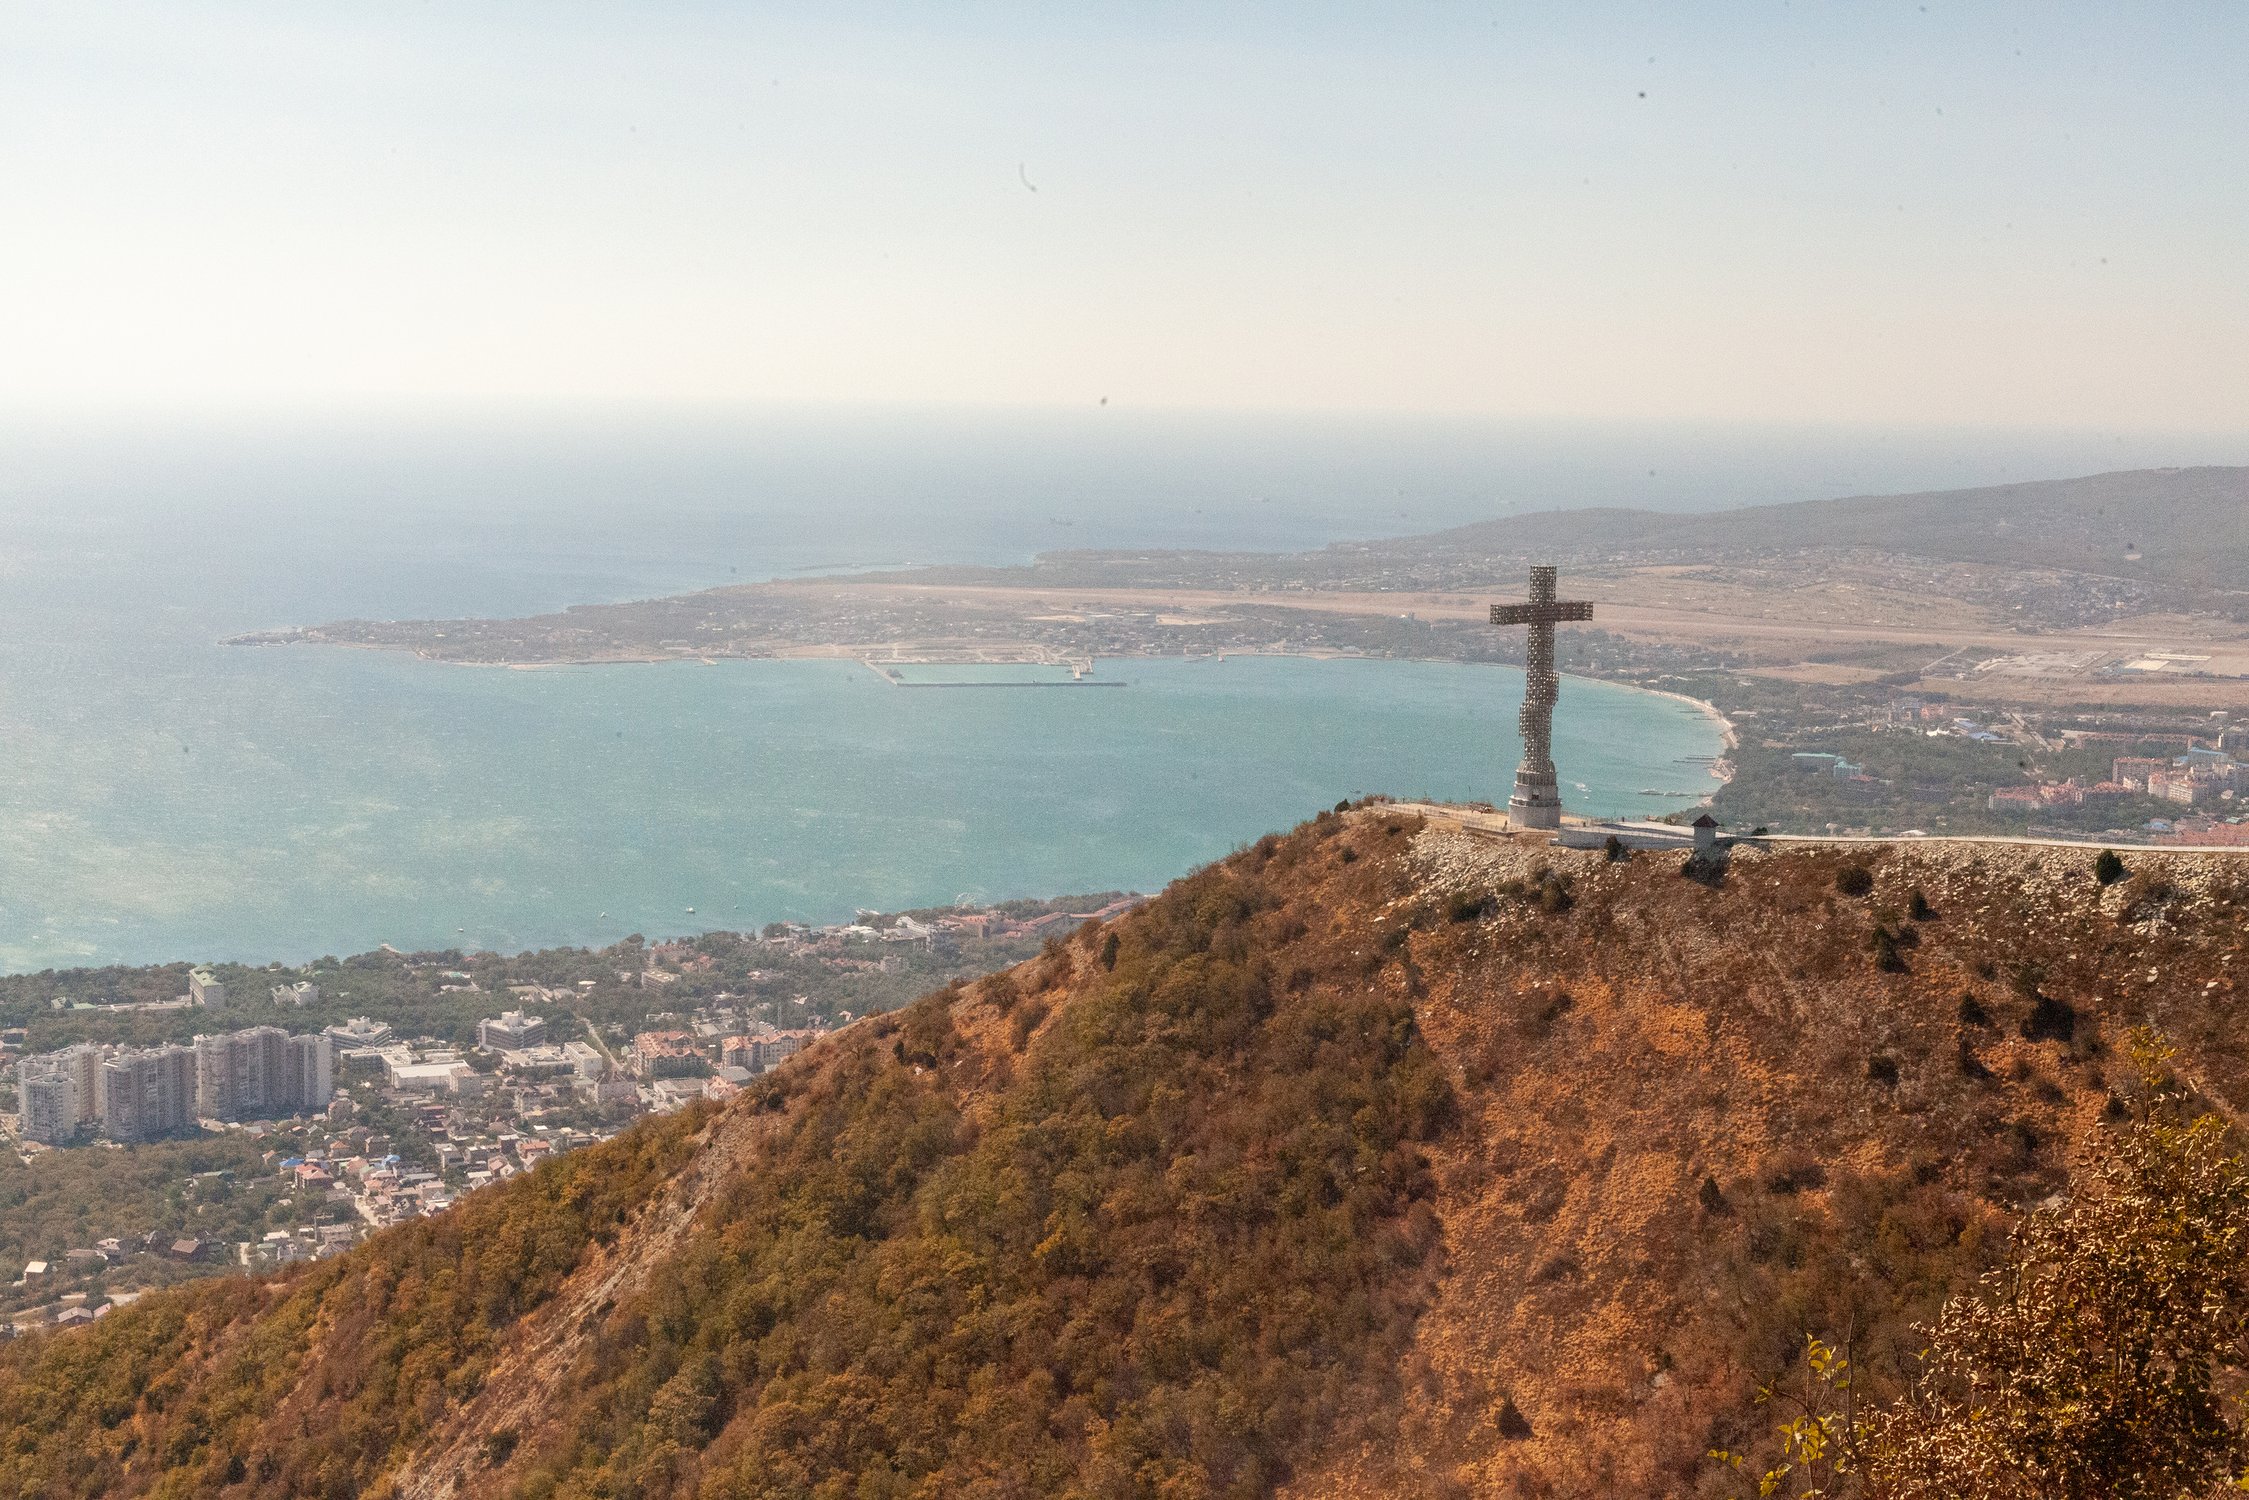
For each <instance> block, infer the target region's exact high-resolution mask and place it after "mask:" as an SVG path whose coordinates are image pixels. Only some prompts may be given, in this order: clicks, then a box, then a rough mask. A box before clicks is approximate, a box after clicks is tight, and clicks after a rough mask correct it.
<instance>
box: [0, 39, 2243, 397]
mask: <svg viewBox="0 0 2249 1500" xmlns="http://www.w3.org/2000/svg"><path fill="white" fill-rule="evenodd" d="M2245 77H2249V5H2243V4H2241V3H2239V0H2216V3H2210V4H2189V3H2167V4H2163V5H2117V4H2113V3H2110V4H2102V5H2067V4H2053V3H2049V4H2039V5H2024V6H2006V5H1997V4H1992V5H1959V4H1950V3H1936V0H1932V3H1930V4H1928V5H1926V6H1923V5H1919V4H1913V3H1908V4H1900V5H1878V4H1840V3H1838V4H1816V3H1798V4H1795V5H1783V4H1760V5H1722V4H1711V3H1699V0H1698V3H1695V4H1691V5H1682V4H1678V3H1675V0H1673V3H1663V4H1651V5H1646V6H1627V5H1609V6H1602V5H1579V4H1556V5H1551V6H1525V5H1490V4H1465V3H1462V4H1451V3H1420V0H1386V3H1381V4H1371V3H1370V4H1366V5H1323V4H1317V3H1301V0H1300V3H1291V4H1275V5H1270V6H1264V5H1247V4H1225V3H1222V0H1208V3H1192V4H1190V3H1182V4H1176V5H1175V4H1164V3H1156V0H1144V3H1132V4H1125V3H1119V4H1113V5H1060V4H1041V5H1032V4H1018V5H972V4H961V3H930V4H919V5H912V6H907V5H899V6H867V5H851V4H844V3H828V4H818V5H812V4H807V5H801V6H798V5H781V4H752V3H746V0H744V3H735V4H716V3H712V4H687V3H661V0H634V3H629V4H627V3H617V4H579V3H568V0H536V3H522V4H506V3H484V4H479V3H473V0H442V3H424V4H408V3H403V0H353V3H330V0H288V3H272V4H262V5H239V4H226V3H221V0H182V3H172V4H154V3H152V4H133V3H111V0H103V3H99V4H88V3H85V0H66V3H61V4H53V5H49V4H43V3H27V0H0V204H4V208H0V213H4V215H5V217H4V219H0V402H4V403H7V404H9V405H18V406H20V405H26V404H28V405H32V406H53V407H65V408H72V407H83V406H89V405H91V406H104V405H120V406H146V405H155V406H174V405H177V406H189V407H192V406H198V405H205V404H218V405H222V406H237V407H240V406H247V407H252V408H256V407H259V406H262V405H269V404H272V405H293V406H301V405H312V406H321V405H352V404H359V403H366V402H369V401H377V402H386V403H387V402H394V401H404V402H429V401H438V402H455V401H465V402H481V401H516V400H542V401H543V400H561V401H580V400H585V399H588V398H592V399H597V400H621V401H635V402H638V401H655V402H673V401H684V402H711V401H720V402H728V401H753V402H770V401H776V400H778V401H799V400H803V401H815V402H839V401H840V402H855V401H877V402H885V403H895V402H952V403H961V402H965V403H972V404H982V403H993V404H1016V403H1034V404H1055V405H1062V406H1071V407H1084V408H1091V407H1093V406H1094V405H1095V404H1096V403H1097V402H1099V401H1100V400H1101V399H1102V398H1104V397H1106V398H1108V399H1109V401H1111V402H1112V403H1114V404H1116V405H1118V406H1121V407H1127V408H1136V409H1146V408H1150V407H1184V408H1217V409H1229V408H1247V409H1267V410H1276V409H1301V408H1312V409H1322V408H1332V409H1344V410H1351V409H1367V410H1398V411H1428V412H1479V413H1492V414H1497V415H1505V416H1510V417H1547V416H1568V417H1591V418H1604V419H1623V420H1646V419H1664V420H1701V419H1715V420H1723V421H1733V420H1758V421H1810V422H1829V421H1847V422H1856V421H1866V422H1876V423H1881V422H1941V423H1969V424H1973V423H2031V424H2040V425H2045V424H2054V425H2065V426H2066V425H2086V424H2090V425H2096V426H2100V427H2104V428H2116V429H2153V428H2168V427H2179V428H2200V429H2210V428H2219V429H2241V428H2244V427H2249V420H2245V413H2249V113H2245V104H2244V97H2243V92H2242V80H2243V79H2244V78H2245Z"/></svg>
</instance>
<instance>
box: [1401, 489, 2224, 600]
mask: <svg viewBox="0 0 2249 1500" xmlns="http://www.w3.org/2000/svg"><path fill="white" fill-rule="evenodd" d="M1826 549H1865V550H1870V551H1880V552H1890V553H1896V554H1900V555H1903V556H1909V557H1919V558H1927V559H1931V560H1934V561H1943V562H1973V563H1987V564H1994V565H1999V566H2005V567H2016V568H2059V569H2066V570H2069V571H2072V572H2082V573H2097V574H2102V575H2106V576H2112V577H2119V578H2134V579H2141V580H2145V581H2148V582H2156V583H2167V584H2174V585H2179V586H2182V587H2188V588H2210V589H2244V588H2249V468H2201V469H2132V470H2122V471H2119V472H2117V473H2113V474H2094V475H2090V476H2087V477H2085V478H2082V479H2047V480H2037V481H2033V482H2028V483H2023V484H2002V485H1991V486H1987V487H1984V488H1981V489H1969V490H1943V491H1935V492H1930V493H1926V494H1916V495H1857V496H1852V497H1850V498H1848V499H1841V500H1805V501H1799V502H1796V503H1793V504H1786V505H1759V506H1751V507H1748V508H1746V509H1742V510H1729V511H1718V512H1714V513H1708V514H1700V515H1672V514H1665V513H1661V512H1656V511H1644V510H1616V509H1603V510H1569V511H1545V512H1541V513H1538V514H1535V515H1527V516H1518V517H1511V518H1508V519H1504V520H1496V521H1480V522H1477V523H1476V524H1474V525H1470V526H1461V527H1457V528H1455V529H1453V530H1451V531H1440V532H1436V533H1433V534H1431V535H1428V536H1420V537H1411V538H1406V539H1404V540H1401V541H1398V542H1394V543H1376V544H1372V545H1370V546H1369V547H1367V548H1366V549H1365V550H1367V551H1369V552H1372V553H1377V554H1380V553H1384V552H1390V551H1396V552H1400V553H1407V554H1425V553H1430V552H1436V553H1450V554H1454V555H1513V554H1528V553H1532V552H1542V551H1556V552H1562V553H1567V554H1569V555H1571V556H1584V555H1585V554H1587V553H1622V554H1633V555H1649V554H1660V555H1663V556H1666V557H1671V558H1676V559H1679V560H1693V561H1715V560H1728V559H1742V558H1751V557H1764V556H1771V555H1773V554H1776V553H1786V552H1795V551H1807V550H1826Z"/></svg>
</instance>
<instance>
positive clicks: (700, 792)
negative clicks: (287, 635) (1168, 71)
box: [0, 413, 2224, 970]
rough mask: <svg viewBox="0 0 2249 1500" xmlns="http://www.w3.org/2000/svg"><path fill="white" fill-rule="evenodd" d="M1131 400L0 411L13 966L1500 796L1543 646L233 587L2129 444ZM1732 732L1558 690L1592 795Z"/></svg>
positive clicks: (597, 934)
mask: <svg viewBox="0 0 2249 1500" xmlns="http://www.w3.org/2000/svg"><path fill="white" fill-rule="evenodd" d="M1134 421H1135V419H1128V418H1125V417H1123V416H1122V415H1121V414H1116V413H1110V414H1105V415H1103V416H1102V417H1100V418H1099V419H1094V418H1090V417H1088V418H1085V419H1082V420H1080V419H1067V420H1066V419H1063V418H1057V417H1051V416H1048V417H1038V418H1024V419H1020V420H1017V419H1005V418H988V419H976V420H967V419H943V420H939V419H935V418H915V419H899V420H896V421H876V420H873V419H870V418H864V417H862V418H855V419H851V420H844V419H840V418H838V419H834V420H823V421H812V420H809V419H807V420H801V421H794V422H762V423H761V422H759V421H751V420H748V419H730V420H727V421H710V422H703V423H699V424H695V423H679V422H673V423H669V424H665V423H637V424H636V423H622V424H620V423H617V422H611V423H609V424H608V425H606V426H604V425H602V424H600V423H593V422H563V423H554V422H548V423H543V424H541V423H530V422H524V423H517V424H514V425H508V424H497V425H494V424H487V425H484V426H475V425H467V424H461V423H455V424H451V425H447V424H443V423H435V422H422V423H420V424H419V425H416V424H413V423H400V422H395V421H384V422H365V423H361V424H358V425H356V426H333V427H329V428H320V429H313V428H287V427H279V426H274V425H271V424H267V425H259V426H246V427H243V428H240V429H237V430H233V431H221V430H216V429H198V430H194V431H188V430H173V431H158V430H155V429H132V430H126V429H123V428H109V429H92V428H87V429H70V430H65V429H60V428H53V427H49V428H44V429H39V430H32V429H29V428H8V427H6V426H4V425H0V967H4V968H7V969H13V970H20V969H26V968H30V969H37V968H41V967H45V966H49V965H66V964H75V963H100V962H143V961H157V960H168V959H178V958H235V959H246V960H263V959H269V958H280V959H303V958H309V957H314V956H317V955H320V954H323V953H345V952H351V951H356V950H361V949H365V948H369V947H372V946H373V945H375V944H376V943H380V942H390V943H394V944H396V945H398V946H400V947H420V946H453V945H461V946H472V947H484V946H489V947H494V948H513V947H519V946H529V945H538V944H548V943H558V942H573V943H576V942H598V941H606V940H610V939H614V938H617V937H621V936H623V935H624V934H626V933H628V932H632V931H636V930H637V931H642V932H646V933H649V934H650V935H657V934H665V933H677V932H684V931H692V930H698V929H702V928H707V927H712V926H746V925H749V924H752V923H763V922H767V921H771V920H774V919H776V918H783V917H801V918H815V919H830V918H835V917H840V916H847V915H848V914H849V913H850V912H851V910H852V909H853V908H855V907H861V906H865V907H890V908H895V907H900V906H910V905H923V904H933V903H938V902H945V901H950V900H952V899H953V898H954V897H955V896H960V895H966V896H971V897H1004V896H1011V895H1032V894H1054V893H1059V892H1064V891H1072V890H1091V889H1103V888H1109V887H1119V886H1125V887H1138V888H1141V889H1152V888H1155V887H1157V886H1159V885H1161V884H1162V883H1163V882H1165V881H1166V880H1169V879H1171V878H1172V877H1174V876H1176V875H1178V874H1179V873H1181V872H1182V871H1184V870H1186V869H1188V868H1190V867H1191V866H1193V865H1195V864H1197V863H1199V862H1201V861H1204V860H1208V859H1211V858H1214V857H1216V856H1218V855H1221V854H1223V853H1225V852H1226V851H1227V850H1228V849H1229V848H1231V847H1233V846H1234V845H1236V844H1238V843H1241V842H1243V841H1246V840H1249V839H1253V838H1255V837H1257V836H1258V835H1260V834H1262V833H1264V832H1266V831H1267V830H1269V829H1273V828H1277V827H1283V826H1286V825H1288V824H1291V823H1294V822H1295V821H1297V820H1299V819H1301V818H1303V817H1306V816H1308V815H1310V814H1311V813H1313V812H1315V811H1317V810H1318V809H1319V808H1321V807H1323V806H1326V805H1328V804H1331V803H1333V802H1334V801H1335V800H1337V799H1338V798H1340V797H1344V796H1350V795H1354V794H1357V793H1361V792H1389V793H1394V794H1398V795H1417V794H1428V795H1435V796H1445V797H1464V798H1470V797H1485V798H1492V799H1495V800H1496V799H1500V798H1503V797H1504V796H1505V794H1506V791H1507V789H1508V785H1509V780H1510V776H1511V773H1512V769H1513V766H1514V762H1515V758H1516V755H1517V745H1516V739H1515V730H1514V714H1515V706H1516V700H1517V696H1518V693H1519V690H1520V680H1519V678H1518V677H1517V676H1516V675H1515V674H1514V673H1512V672H1509V671H1506V670H1503V669H1497V668H1486V667H1467V666H1450V665H1429V664H1416V663H1404V662H1320V661H1300V660H1273V659H1254V658H1236V659H1232V660H1228V661H1225V662H1223V663H1220V662H1210V661H1204V662H1123V663H1104V664H1102V667H1101V671H1102V672H1103V673H1104V674H1105V675H1116V676H1121V677H1123V678H1125V679H1128V680H1129V682H1130V686H1128V687H1125V688H1122V689H1101V690H1096V689H1080V688H1054V689H1046V688H1038V689H1014V690H997V689H980V688H973V687H964V688H928V689H903V688H898V687H893V686H890V685H888V684H886V683H884V682H883V681H881V680H880V679H878V678H877V677H876V675H875V674H874V673H872V672H869V671H868V670H867V669H866V668H865V667H863V666H860V665H858V664H856V663H850V662H771V663H747V662H744V663H728V664H723V665H719V666H713V667H705V666H697V665H691V664H679V665H666V666H660V667H659V666H627V667H605V668H572V669H565V670H555V671H543V672H513V671H504V670H492V669H472V668H462V667H450V666H443V665H438V664H433V663H428V662H421V661H417V660H414V659H412V658H409V657H403V656H394V655H385V654H379V653H372V652H357V651H341V650H316V649H309V648H288V649H264V650H249V649H242V648H227V647H223V646H220V645H219V644H217V643H218V641H219V640H220V638H221V637H223V636H226V635H230V634H234V633H238V632H242V631H247V630H255V629H260V628H265V627H271V626H279V625H290V624H302V623H306V622H313V621H322V620H330V619H336V618H340V617H348V616H373V617H379V618H403V617H420V616H432V615H488V616H492V615H514V614H521V613H528V612H535V611H540V610H548V609H558V608H561V607H564V606H566V605H569V604H573V603H582V602H599V601H603V600H611V599H620V598H630V597H636V596H646V595H650V594H657V593H666V592H673V591H678V590H683V589H690V588H699V587H707V586H709V585H712V584H718V583H725V582H729V581H737V580H741V579H748V578H756V577H770V576H777V575H787V574H792V573H802V572H805V571H811V570H819V569H829V568H840V567H853V566H872V565H879V564H896V563H906V562H922V561H930V562H936V561H983V562H1010V561H1017V560H1022V559H1025V558H1027V557H1028V556H1030V555H1031V554H1032V553H1034V552H1036V551H1039V550H1042V549H1048V548H1056V547H1073V546H1129V547H1149V546H1202V547H1216V548H1255V549H1266V550H1283V549H1289V548H1297V547H1307V546H1318V545H1321V544H1323V543H1325V542H1327V541H1331V540H1336V539H1341V538H1345V537H1363V536H1370V535H1393V534H1398V533H1401V532H1406V531H1413V530H1422V529H1433V528H1437V527H1441V526H1446V525H1455V524H1460V523H1463V522H1467V521H1472V520H1478V519H1483V518H1485V517H1488V516H1491V515H1495V514H1501V513H1504V512H1506V511H1508V510H1510V509H1526V508H1543V507H1553V506H1568V505H1580V504H1598V503H1642V504H1659V505H1669V506H1673V507H1693V506H1712V505H1719V504H1728V503H1743V502H1748V501H1755V500H1776V499H1793V498H1804V497H1811V496H1818V495H1832V494H1842V493H1850V492H1853V491H1866V490H1882V489H1908V488H1915V487H1928V486H1933V485H1940V484H1945V483H1969V482H1983V481H1991V480H1996V479H2003V478H2020V477H2031V476H2034V475H2039V474H2052V473H2067V472H2071V471H2072V470H2073V469H2074V470H2077V471H2083V470H2084V469H2087V468H2093V467H2099V466H2101V465H2100V464H2099V463H2095V462H2090V461H2087V460H2090V459H2091V458H2092V457H2093V455H2092V454H2090V453H2088V454H2083V455H2077V454H2074V453H2064V452H2061V451H2059V450H2052V451H2049V450H2050V448H2051V445H2049V447H2048V448H2036V445H2032V447H2031V448H2025V447H2024V446H2023V445H2022V444H2021V443H2017V444H2016V446H2015V447H2014V448H2012V449H2009V448H2007V447H2006V445H2005V444H1999V445H1996V446H1995V445H1992V444H1982V445H1979V444H1978V443H1976V442H1973V441H1970V440H1968V439H1966V438H1961V437H1958V436H1957V435H1955V436H1954V437H1953V438H1948V439H1945V440H1943V441H1935V440H1932V441H1930V442H1927V443H1924V444H1922V445H1921V446H1919V447H1913V446H1911V445H1906V444H1896V445H1893V444H1890V443H1889V442H1888V440H1887V439H1886V438H1885V439H1880V440H1877V439H1874V438H1870V437H1868V436H1867V435H1865V434H1858V435H1851V434H1844V435H1839V436H1837V435H1830V436H1828V437H1822V436H1820V435H1817V434H1810V435H1806V434H1794V435H1789V434H1780V435H1775V434H1756V433H1747V434H1744V433H1731V434H1728V433H1715V434H1713V433H1700V434H1697V433H1692V432H1670V433H1665V432H1649V431H1638V432H1634V433H1629V434H1620V433H1616V432H1600V431H1583V432H1580V431H1571V430H1554V431H1544V432H1528V431H1516V430H1502V429H1478V428H1469V427H1462V426H1453V427H1446V426H1443V425H1442V424H1419V425H1416V424H1410V423H1387V424H1385V423H1369V424H1359V425H1357V426H1353V425H1351V424H1347V423H1340V422H1333V421H1321V422H1316V423H1302V422H1299V423H1294V424H1291V423H1287V422H1279V421H1275V422H1258V421H1237V422H1231V423H1229V422H1225V421H1219V420H1216V419H1212V420H1207V421H1194V422H1182V423H1171V424H1165V423H1161V422H1151V421H1139V422H1138V424H1137V425H1134ZM2033 449H2035V451H2032V450H2033ZM2103 456H2105V450H2104V455H2103ZM2198 456H2210V455H2208V454H2204V453H2203V451H2202V450H2201V449H2189V450H2180V449H2176V448H2175V447H2173V448H2167V449H2166V450H2165V453H2164V454H2163V455H2154V454H2141V453H2126V452H2122V451H2119V452H2117V453H2116V454H2115V455H2114V458H2115V461H2116V463H2123V462H2129V461H2135V460H2137V461H2150V460H2154V461H2169V462H2183V461H2192V460H2193V459H2195V458H2196V457H2198ZM2216 456H2219V457H2223V456H2224V455H2223V454H2219V455H2216ZM2109 466H2115V464H2111V465H2109ZM907 675H909V676H910V677H914V678H917V679H927V678H930V677H941V678H947V679H953V680H958V679H960V678H962V677H970V676H975V675H978V674H976V673H975V672H972V671H971V672H964V671H961V670H960V669H951V668H948V669H944V670H942V671H939V672H934V673H931V672H909V673H908V674H907ZM987 675H998V676H1003V677H1004V676H1011V675H1013V676H1020V675H1022V673H1021V672H1020V670H1019V669H1007V670H1002V671H999V672H997V673H996V674H987ZM1716 748H1717V741H1716V736H1715V733H1714V731H1713V730H1712V729H1711V727H1710V726H1709V725H1708V724H1707V722H1706V721H1704V720H1703V719H1702V718H1701V717H1700V716H1698V715H1695V714H1693V713H1692V712H1691V711H1690V710H1687V709H1685V708H1684V707H1683V706H1682V705H1680V704H1678V703H1676V702H1674V701H1671V700H1668V699H1664V698H1659V697H1653V696H1649V695H1639V694H1632V693H1629V692H1626V691H1623V690H1620V689H1615V688H1609V687H1603V686H1601V685H1597V684H1588V683H1581V682H1575V681H1573V682H1570V683H1568V684H1567V685H1566V686H1565V688H1564V691H1563V696H1562V704H1561V711H1560V716H1559V721H1558V727H1557V752H1558V759H1559V761H1560V763H1561V765H1562V768H1563V775H1564V780H1565V782H1566V783H1567V782H1581V783H1583V787H1582V788H1579V787H1575V786H1570V785H1565V787H1564V793H1565V798H1566V799H1567V800H1568V801H1569V802H1570V803H1571V805H1572V806H1575V807H1578V808H1580V809H1584V810H1588V811H1600V812H1618V811H1628V810H1649V811H1666V810H1670V809H1672V808H1676V807H1678V806H1681V805H1683V800H1682V799H1679V798H1667V797H1653V796H1643V795H1642V794H1641V789H1642V788H1654V789H1658V790H1672V789H1677V790H1682V791H1700V790H1704V789H1707V787H1708V786H1709V781H1708V779H1707V775H1706V773H1705V771H1704V769H1703V768H1702V767H1701V766H1699V765H1687V764H1682V763H1681V757H1684V756H1692V755H1708V754H1711V753H1712V752H1713V751H1714V750H1715V749H1716ZM690 906H692V907H694V908H695V911H694V912H693V913H692V914H690V913H689V912H688V911H687V910H686V908H688V907H690Z"/></svg>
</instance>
